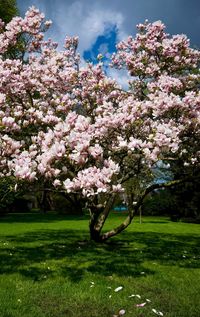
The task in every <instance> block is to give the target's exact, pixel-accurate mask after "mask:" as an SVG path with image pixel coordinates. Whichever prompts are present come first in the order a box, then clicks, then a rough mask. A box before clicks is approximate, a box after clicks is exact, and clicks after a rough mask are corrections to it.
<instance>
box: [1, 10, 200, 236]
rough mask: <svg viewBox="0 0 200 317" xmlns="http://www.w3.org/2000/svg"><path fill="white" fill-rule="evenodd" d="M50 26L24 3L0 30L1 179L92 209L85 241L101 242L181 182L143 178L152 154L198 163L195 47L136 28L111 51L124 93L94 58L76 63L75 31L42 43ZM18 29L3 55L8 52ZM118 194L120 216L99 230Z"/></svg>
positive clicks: (160, 31) (159, 28)
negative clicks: (152, 196) (122, 203)
mask: <svg viewBox="0 0 200 317" xmlns="http://www.w3.org/2000/svg"><path fill="white" fill-rule="evenodd" d="M50 24H51V22H50V21H46V22H45V20H44V16H43V14H41V13H40V12H39V11H38V10H37V9H35V8H33V7H32V8H30V10H29V11H28V12H27V13H26V15H25V18H24V19H23V18H20V17H16V18H14V19H13V20H12V21H11V22H10V23H8V24H7V25H6V28H5V30H4V31H2V34H1V35H0V37H1V41H0V69H1V71H0V76H1V82H0V133H1V141H0V152H1V158H0V176H1V177H5V176H9V175H14V176H15V177H16V179H22V180H26V181H29V182H34V184H35V183H37V184H44V186H45V189H46V190H53V188H54V190H57V191H61V192H63V193H64V194H65V195H66V196H67V197H68V198H69V199H70V200H72V201H73V202H80V201H81V203H82V204H84V205H85V206H87V208H88V209H89V210H90V235H91V239H93V240H95V241H105V240H107V239H108V238H110V237H112V236H114V235H116V234H118V233H119V232H121V231H122V230H124V229H125V228H126V227H127V226H128V225H129V224H130V223H131V221H132V219H133V217H134V214H135V212H136V211H137V210H138V209H139V208H140V206H141V204H142V202H143V200H144V198H145V197H146V195H147V194H148V193H149V192H151V191H152V190H154V189H155V188H159V187H167V186H173V185H175V184H176V183H180V182H183V181H185V180H186V179H187V177H186V176H187V175H183V177H182V178H181V179H176V180H174V181H172V182H168V183H162V184H157V183H156V184H152V183H151V182H149V181H147V178H148V179H149V176H151V175H152V169H153V167H154V166H155V165H156V164H157V162H158V161H160V160H162V161H163V162H165V163H167V162H169V163H170V162H171V161H172V160H173V161H174V160H176V159H177V158H180V157H181V158H182V159H183V160H184V162H185V164H186V165H187V164H192V165H193V166H194V168H195V166H198V163H199V153H200V149H199V142H198V137H199V120H200V116H199V115H200V94H199V79H200V77H199V73H198V63H199V60H200V53H199V51H197V50H195V49H192V48H190V46H189V40H188V39H187V38H186V37H185V36H183V35H176V36H172V37H170V36H169V35H168V34H166V33H165V30H164V29H165V26H164V25H163V24H162V23H161V22H160V21H158V22H155V23H152V24H151V23H147V22H145V23H144V24H140V25H138V34H137V35H136V37H135V39H133V38H132V37H129V38H128V39H127V40H126V41H123V42H121V43H119V44H118V46H117V53H116V54H114V55H113V58H112V64H113V66H114V67H118V68H122V67H125V68H126V69H127V70H128V72H129V73H130V75H131V76H133V80H131V81H130V83H129V84H130V89H129V90H128V91H125V90H123V89H122V88H121V87H120V86H119V85H118V84H117V82H116V81H115V80H113V79H111V78H109V77H107V76H106V74H105V72H104V70H103V65H102V64H101V63H98V64H97V65H92V64H87V65H86V66H82V63H81V61H80V57H79V55H78V54H77V46H78V39H77V38H66V41H65V44H64V50H63V51H58V50H57V46H56V43H53V42H52V41H51V40H48V41H45V40H44V32H45V31H46V29H47V28H48V27H49V26H50ZM1 25H2V26H3V24H2V22H1ZM22 35H23V45H22V46H21V47H18V50H19V54H18V55H17V57H16V58H14V59H11V58H10V56H9V54H8V53H7V52H9V51H10V49H11V48H12V47H14V46H16V44H17V41H18V38H19V37H20V36H22ZM183 174H184V173H183ZM133 183H134V186H132V185H131V186H130V184H133ZM133 189H135V190H133ZM119 194H120V195H124V197H125V199H126V202H127V206H128V215H127V218H126V219H125V220H124V222H123V223H121V224H120V225H119V226H117V227H116V228H114V229H112V230H110V231H108V232H103V233H102V228H103V226H104V223H105V221H106V219H107V217H108V215H109V212H110V210H111V208H112V205H113V203H114V201H115V197H116V196H117V195H119Z"/></svg>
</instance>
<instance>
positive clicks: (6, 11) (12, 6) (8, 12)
mask: <svg viewBox="0 0 200 317" xmlns="http://www.w3.org/2000/svg"><path fill="white" fill-rule="evenodd" d="M18 13H19V12H18V9H17V4H16V0H0V18H1V19H2V20H3V21H4V22H5V23H8V22H10V21H11V20H12V18H13V17H14V16H16V15H17V14H18Z"/></svg>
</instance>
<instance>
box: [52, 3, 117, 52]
mask: <svg viewBox="0 0 200 317" xmlns="http://www.w3.org/2000/svg"><path fill="white" fill-rule="evenodd" d="M60 10H62V8H61V9H60ZM60 10H59V11H60ZM59 13H60V14H58V16H57V18H56V20H55V21H56V24H57V25H58V27H59V33H60V34H62V35H64V34H67V35H70V36H73V35H78V36H79V51H80V52H81V53H83V51H85V50H89V49H91V47H92V45H93V44H94V43H95V41H96V39H97V37H98V36H99V35H103V34H104V32H105V31H106V28H107V26H108V24H111V25H116V27H117V29H119V30H121V29H122V23H123V16H122V14H121V13H119V12H115V11H110V10H102V9H100V8H97V7H96V6H92V7H90V8H89V9H88V8H87V6H85V4H84V3H83V2H80V1H76V2H74V3H73V4H71V5H70V6H68V7H67V8H65V9H63V12H62V14H61V12H59ZM120 36H121V32H120Z"/></svg>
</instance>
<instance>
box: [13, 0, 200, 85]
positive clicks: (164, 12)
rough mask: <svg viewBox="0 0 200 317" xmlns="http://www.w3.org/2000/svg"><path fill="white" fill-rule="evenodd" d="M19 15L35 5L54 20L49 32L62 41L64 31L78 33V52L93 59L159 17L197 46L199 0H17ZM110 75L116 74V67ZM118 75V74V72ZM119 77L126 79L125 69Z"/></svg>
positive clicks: (199, 20) (199, 37)
mask: <svg viewBox="0 0 200 317" xmlns="http://www.w3.org/2000/svg"><path fill="white" fill-rule="evenodd" d="M17 4H18V7H19V9H20V13H21V15H23V14H24V12H25V11H26V10H27V9H28V7H30V6H31V5H34V6H36V7H38V8H39V9H40V10H41V11H42V12H44V13H45V15H46V18H47V19H51V20H52V21H53V25H52V27H51V29H50V30H49V32H48V36H49V37H51V38H53V40H54V41H57V42H59V46H60V47H62V43H63V40H64V38H65V37H66V35H69V36H73V35H78V36H79V52H80V54H81V56H82V57H84V58H85V59H86V60H90V61H95V60H96V57H97V55H98V54H99V53H102V54H103V55H104V56H105V57H107V58H108V57H109V56H110V54H111V53H113V52H114V50H115V45H116V43H117V42H118V41H119V40H122V39H125V38H126V37H127V36H128V35H130V34H131V35H134V34H135V32H136V28H135V26H136V24H138V23H140V22H144V20H145V19H148V20H149V21H150V22H153V21H155V20H162V21H163V22H164V23H165V24H166V26H167V32H168V33H171V34H178V33H181V34H182V33H184V34H186V35H187V36H188V37H189V38H190V39H191V44H192V46H196V47H200V0H75V1H74V0H17ZM111 72H112V73H111V74H110V75H111V76H114V77H115V75H116V73H115V70H112V71H111ZM117 76H118V75H117ZM120 80H121V81H122V83H123V81H124V80H126V76H125V74H124V73H122V74H121V76H120Z"/></svg>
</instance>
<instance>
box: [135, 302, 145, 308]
mask: <svg viewBox="0 0 200 317" xmlns="http://www.w3.org/2000/svg"><path fill="white" fill-rule="evenodd" d="M145 305H146V302H144V303H141V304H137V305H135V306H136V307H144V306H145Z"/></svg>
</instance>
